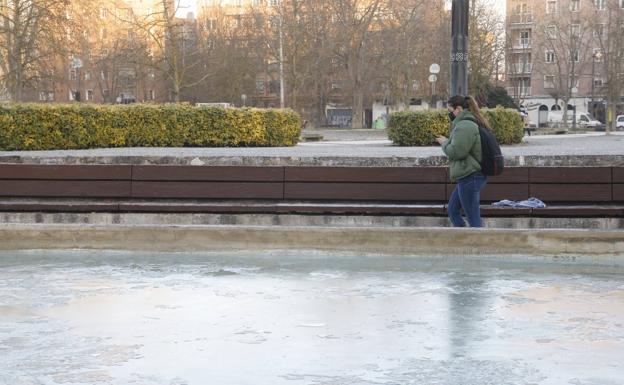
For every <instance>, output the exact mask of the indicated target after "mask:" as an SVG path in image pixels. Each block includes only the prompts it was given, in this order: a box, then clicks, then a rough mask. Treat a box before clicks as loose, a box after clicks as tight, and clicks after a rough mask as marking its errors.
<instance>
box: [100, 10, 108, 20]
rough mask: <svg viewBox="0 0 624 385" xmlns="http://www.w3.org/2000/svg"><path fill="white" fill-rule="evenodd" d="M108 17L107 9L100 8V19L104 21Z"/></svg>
mask: <svg viewBox="0 0 624 385" xmlns="http://www.w3.org/2000/svg"><path fill="white" fill-rule="evenodd" d="M107 17H108V9H106V8H102V9H100V18H101V19H103V20H105V19H106V18H107Z"/></svg>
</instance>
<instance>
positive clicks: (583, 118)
mask: <svg viewBox="0 0 624 385" xmlns="http://www.w3.org/2000/svg"><path fill="white" fill-rule="evenodd" d="M573 119H574V113H573V112H572V111H569V112H568V115H567V121H568V126H571V125H572V123H573ZM562 121H563V115H562V114H561V113H559V112H556V113H555V112H551V113H550V114H549V116H548V123H550V124H552V125H560V124H561V122H562ZM576 125H577V126H579V127H586V128H593V129H595V130H596V131H598V130H600V128H601V127H602V129H604V123H602V122H601V121H599V120H597V119H596V118H594V117H593V116H591V114H589V113H587V112H577V113H576Z"/></svg>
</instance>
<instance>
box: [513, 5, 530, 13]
mask: <svg viewBox="0 0 624 385" xmlns="http://www.w3.org/2000/svg"><path fill="white" fill-rule="evenodd" d="M516 13H517V14H524V13H529V5H528V4H527V3H522V4H518V5H516Z"/></svg>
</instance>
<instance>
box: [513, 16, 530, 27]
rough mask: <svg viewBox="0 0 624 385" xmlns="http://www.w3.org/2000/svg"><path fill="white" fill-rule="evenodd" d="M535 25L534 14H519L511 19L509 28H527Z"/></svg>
mask: <svg viewBox="0 0 624 385" xmlns="http://www.w3.org/2000/svg"><path fill="white" fill-rule="evenodd" d="M532 24H533V14H532V13H517V14H514V15H511V16H510V17H509V26H510V27H511V28H519V27H522V28H526V26H527V25H532Z"/></svg>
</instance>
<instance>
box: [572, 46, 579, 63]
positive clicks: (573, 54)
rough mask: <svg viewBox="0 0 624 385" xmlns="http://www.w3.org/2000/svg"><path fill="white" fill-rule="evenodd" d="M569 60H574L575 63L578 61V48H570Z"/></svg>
mask: <svg viewBox="0 0 624 385" xmlns="http://www.w3.org/2000/svg"><path fill="white" fill-rule="evenodd" d="M570 61H571V62H575V63H578V62H579V50H578V49H573V50H570Z"/></svg>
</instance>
